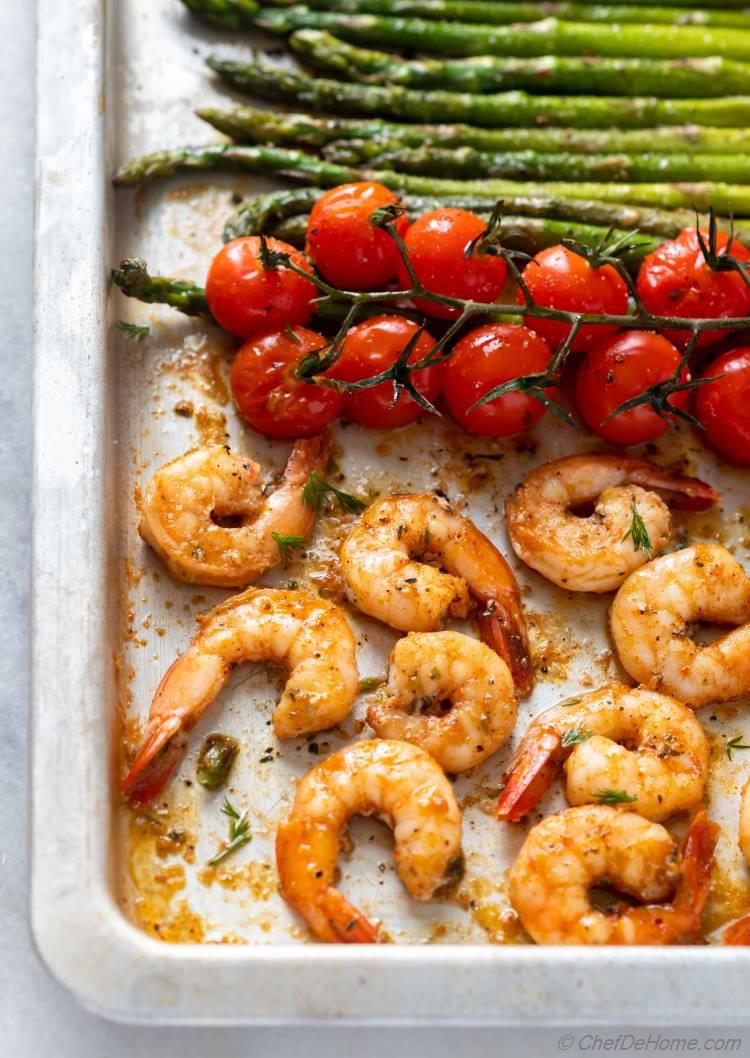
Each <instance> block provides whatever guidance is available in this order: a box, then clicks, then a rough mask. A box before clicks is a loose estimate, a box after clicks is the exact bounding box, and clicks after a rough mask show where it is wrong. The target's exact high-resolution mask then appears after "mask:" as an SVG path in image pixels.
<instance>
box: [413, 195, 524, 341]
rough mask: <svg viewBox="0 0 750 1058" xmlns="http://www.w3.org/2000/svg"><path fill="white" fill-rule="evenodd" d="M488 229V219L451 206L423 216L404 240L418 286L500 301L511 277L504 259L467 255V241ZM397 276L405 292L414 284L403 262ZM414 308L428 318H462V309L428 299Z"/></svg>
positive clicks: (462, 295)
mask: <svg viewBox="0 0 750 1058" xmlns="http://www.w3.org/2000/svg"><path fill="white" fill-rule="evenodd" d="M486 230H487V224H486V223H485V221H483V220H482V218H481V217H478V216H477V215H476V213H470V212H469V211H468V210H466V209H456V208H454V207H448V208H446V209H435V210H433V211H432V212H431V213H425V214H423V216H421V217H420V218H419V220H416V221H415V222H414V224H412V225H411V227H410V228H409V230H408V231H407V233H406V238H405V240H404V242H405V243H406V248H407V250H408V251H409V260H410V261H411V264H412V267H413V269H414V271H415V273H416V274H417V276H418V278H419V280H420V282H422V283H423V284H424V286H425V287H426V288H427V289H428V290H430V291H433V292H434V293H436V294H448V295H450V296H451V297H456V298H471V299H473V300H474V301H482V302H487V303H490V302H493V301H496V300H497V298H498V296H499V294H500V292H501V290H502V289H503V287H504V285H505V278H506V276H507V274H508V268H507V265H506V264H505V261H503V259H502V258H501V257H492V256H491V255H489V254H481V253H477V252H476V250H474V251H472V253H471V255H470V256H469V257H467V256H466V250H467V248H468V246H469V243H471V242H473V240H474V239H476V238H478V237H479V236H480V235H483V234H484V232H485V231H486ZM398 278H399V285H400V286H401V287H402V288H403V289H404V290H406V289H407V287H410V286H411V285H412V282H411V279H410V278H409V274H408V272H407V270H406V268H405V267H404V263H403V261H401V262H400V264H399V272H398ZM415 304H416V305H417V307H418V308H420V309H421V310H422V312H425V313H426V314H427V315H428V316H438V317H439V318H440V319H444V320H453V319H456V318H457V317H458V316H460V315H461V313H460V312H459V310H458V309H452V308H448V307H447V306H444V305H436V304H435V303H434V302H432V301H427V300H425V299H421V300H415Z"/></svg>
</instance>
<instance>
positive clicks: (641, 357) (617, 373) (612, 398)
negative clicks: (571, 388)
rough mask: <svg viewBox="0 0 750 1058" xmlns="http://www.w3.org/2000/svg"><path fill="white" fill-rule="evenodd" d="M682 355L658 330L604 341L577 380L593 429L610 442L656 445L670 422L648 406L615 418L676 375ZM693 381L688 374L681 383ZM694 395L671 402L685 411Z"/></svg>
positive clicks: (587, 359)
mask: <svg viewBox="0 0 750 1058" xmlns="http://www.w3.org/2000/svg"><path fill="white" fill-rule="evenodd" d="M679 363H680V353H679V352H678V351H677V349H675V347H674V346H673V345H672V343H671V342H669V341H667V339H666V338H664V337H663V336H662V335H660V334H654V333H653V332H652V331H627V332H624V333H622V334H618V335H616V337H614V338H610V339H608V340H607V341H606V342H602V344H601V345H598V346H597V347H596V348H595V349H592V350H590V352H588V353H586V356H585V357H584V360H583V362H582V363H581V366H580V368H579V369H578V375H577V376H576V400H577V402H578V409H579V411H580V412H581V415H582V416H583V418H584V419H585V421H586V423H587V425H588V426H589V427H590V428H591V429H592V430H593V431H594V433H596V434H598V435H599V436H600V437H603V438H604V439H605V440H607V441H611V442H612V443H613V444H618V445H638V444H644V443H645V442H646V441H653V440H654V438H656V437H659V436H660V435H661V434H663V433H664V431H665V430H666V429H668V426H669V423H667V422H666V421H665V420H664V419H662V418H661V416H659V415H658V414H657V413H656V412H655V411H654V409H653V408H652V407H650V406H649V405H648V404H641V405H640V406H638V407H637V408H631V409H630V410H629V411H624V412H621V413H620V414H619V415H615V416H614V418H612V419H609V416H610V415H611V414H612V413H613V412H614V411H616V410H617V408H619V407H620V406H621V405H622V404H624V403H625V401H627V400H630V399H631V398H632V397H638V396H640V395H641V394H642V393H645V392H646V390H647V389H648V388H649V386H653V385H656V384H657V383H658V382H664V381H665V380H666V379H668V378H669V377H670V376H671V375H673V374H674V373H675V371H676V370H677V368H678V366H679ZM689 378H690V375H689V373H688V372H687V370H685V372H684V373H683V374H682V375H681V379H680V380H681V381H682V382H687V381H688V380H689ZM687 401H688V393H687V392H686V391H684V390H683V391H682V392H680V393H675V394H674V396H671V397H669V399H668V403H669V404H671V405H672V406H674V407H678V408H684V407H685V405H686V404H687Z"/></svg>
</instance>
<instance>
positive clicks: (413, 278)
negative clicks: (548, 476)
mask: <svg viewBox="0 0 750 1058" xmlns="http://www.w3.org/2000/svg"><path fill="white" fill-rule="evenodd" d="M501 211H502V202H501V201H500V202H498V203H497V204H496V206H495V211H494V213H493V215H494V216H495V220H494V222H493V220H492V218H491V219H490V222H489V224H488V228H487V230H486V231H485V232H484V233H482V235H481V236H480V241H479V242H478V243H476V245H475V246H474V247H473V248H474V249H477V248H480V249H481V250H482V251H483V252H491V253H493V254H495V255H497V256H500V257H502V258H503V259H504V260H505V261H506V263H507V265H508V269H509V271H510V273H511V275H512V277H513V279H514V280H515V282H516V283H517V285H518V289H519V291H520V292H521V304H520V305H519V304H518V303H516V302H514V303H512V304H506V303H504V302H493V303H486V302H481V301H474V300H472V299H470V298H460V297H455V296H453V295H450V294H440V293H437V292H436V291H433V290H430V289H429V288H428V287H426V286H425V285H424V283H422V281H421V280H420V279H419V277H418V276H417V275H416V273H415V271H414V268H413V265H412V262H411V260H410V258H409V254H408V251H407V248H406V245H405V243H404V240H403V239H402V237H401V235H400V234H399V232H398V231H397V228H396V218H397V217H398V215H399V213H398V211H397V209H395V208H393V207H390V206H386V207H383V208H382V209H379V210H376V211H374V213H373V215H372V217H371V223H372V224H374V225H376V226H378V227H381V228H383V229H384V230H385V231H387V232H388V233H389V235H390V236H391V238H392V239H393V240H394V242H395V243H396V247H397V249H398V252H399V255H400V257H401V260H402V261H403V265H404V270H405V272H406V274H407V276H408V278H409V283H410V286H409V287H407V288H404V289H401V290H374V291H361V290H345V289H342V288H339V287H336V286H334V285H333V284H332V283H329V282H328V281H327V280H325V279H324V278H323V277H322V276H321V275H319V274H318V273H317V272H315V271H313V272H308V271H307V269H303V268H302V267H300V266H299V265H298V264H296V263H295V262H294V261H293V260H292V259H291V258H290V256H289V255H288V254H284V253H277V252H275V251H274V252H270V251H268V252H266V253H264V264H265V266H266V267H267V268H269V269H274V268H279V267H285V268H289V269H290V270H291V271H293V272H297V273H298V274H299V275H300V276H302V277H303V278H305V279H308V280H310V281H311V282H312V283H314V285H315V286H316V287H317V289H318V290H319V291H320V294H321V296H320V297H319V298H317V299H316V300H317V303H318V304H319V305H324V304H325V305H326V306H328V305H331V306H334V305H337V306H340V305H348V306H349V309H348V311H347V313H346V316H345V318H344V321H343V323H342V325H341V327H340V329H339V331H338V333H337V334H336V336H335V337H334V338H333V340H332V341H331V342H330V343H328V344H327V345H326V346H323V347H321V349H318V350H315V351H314V352H312V353H310V354H308V356H306V357H305V358H304V359H303V360H302V361H301V362H300V364H299V365H298V368H297V373H298V375H299V376H300V377H301V378H303V379H305V380H306V381H309V382H313V383H315V384H317V385H323V386H329V387H331V386H332V387H334V388H336V389H337V390H339V391H341V392H345V393H353V392H356V391H358V390H365V389H371V388H373V387H374V386H378V385H381V384H382V383H384V382H390V383H391V384H392V385H393V392H394V400H396V399H397V398H398V396H400V394H401V393H402V392H403V391H406V392H407V393H409V395H410V396H411V397H412V398H413V399H414V400H415V401H416V402H417V403H418V404H419V405H420V407H422V408H423V409H424V410H425V411H430V412H433V413H436V411H437V409H435V408H434V407H433V406H432V404H431V403H430V402H429V401H428V400H426V398H424V397H423V396H422V394H420V393H419V391H418V390H417V389H416V388H415V386H414V384H413V383H412V382H411V376H412V375H413V374H414V372H415V371H420V370H423V369H424V368H425V367H431V366H433V365H434V364H438V363H443V362H444V361H445V360H447V359H449V358H450V355H451V349H450V343H451V342H452V341H453V339H454V338H455V337H456V336H457V334H458V333H459V332H460V331H461V330H462V329H463V328H464V327H465V326H466V324H467V323H469V321H470V320H471V319H472V318H473V317H475V316H487V315H493V316H494V315H499V316H518V315H519V314H521V315H523V316H525V317H528V318H530V319H532V320H534V319H538V320H554V321H556V322H558V323H567V324H570V330H569V332H568V335H567V338H566V340H565V341H564V342H563V343H562V345H561V346H560V347H559V348H558V349H557V351H556V352H555V353H554V354H553V356H552V357H551V358H550V361H549V363H548V365H547V367H546V369H545V370H544V371H543V372H537V373H535V374H530V375H521V376H519V377H517V378H514V379H510V380H509V381H508V382H504V383H503V384H502V385H500V386H496V387H494V388H493V389H491V390H489V391H488V392H487V393H485V394H484V395H483V396H482V397H480V399H479V400H478V401H477V402H476V404H474V405H473V407H479V406H480V405H482V404H487V403H488V402H490V401H493V400H496V399H497V398H498V397H501V396H503V395H504V394H506V393H511V392H521V393H526V394H528V395H529V396H532V397H534V399H536V400H538V401H540V402H541V403H542V404H544V405H545V407H547V408H549V409H550V410H551V411H552V412H554V413H555V414H556V415H558V416H559V417H560V418H562V419H563V420H564V421H565V422H567V423H568V424H570V425H573V426H575V425H576V423H575V421H574V419H573V418H572V417H571V416H570V415H569V414H568V412H567V411H565V410H564V409H562V408H561V407H560V406H559V405H557V404H556V403H555V401H554V400H553V399H552V397H551V396H550V394H549V393H548V392H547V390H549V389H551V388H554V387H555V386H557V385H558V384H559V382H560V378H561V375H562V371H563V368H564V367H565V363H566V361H567V358H568V356H569V354H570V351H571V347H572V343H573V340H574V338H575V336H576V334H577V333H578V331H579V330H580V328H581V327H584V326H587V325H590V324H598V325H603V326H608V327H614V328H618V329H643V330H650V331H657V330H671V331H686V332H689V334H690V338H689V341H688V342H687V345H686V347H685V350H684V353H683V356H682V358H681V360H680V364H679V365H678V367H677V369H676V370H675V372H674V373H673V374H672V375H671V376H670V377H669V378H668V379H665V380H664V381H662V382H659V383H656V384H654V385H652V386H649V387H648V388H647V389H646V390H645V391H644V393H642V394H638V395H637V396H635V397H633V398H631V399H630V400H628V401H625V402H624V403H623V404H621V405H620V406H619V407H618V408H616V409H615V410H614V411H613V412H612V413H611V415H609V417H608V419H607V420H605V421H608V420H609V419H612V418H614V417H615V416H617V415H620V414H622V413H623V412H626V411H630V410H631V409H633V408H637V407H641V406H644V405H648V406H649V407H651V408H652V409H653V410H654V411H655V412H656V414H657V415H659V416H660V418H662V419H664V420H665V421H666V422H667V423H668V424H669V425H670V426H674V425H675V418H678V419H682V420H683V421H685V422H688V423H690V424H691V425H692V426H699V425H700V424H699V423H698V422H697V420H696V419H695V418H694V417H693V416H692V415H690V413H689V412H687V411H685V410H684V409H683V408H680V407H677V406H675V405H674V404H672V403H671V400H670V398H672V397H673V396H674V395H675V394H678V393H683V392H687V391H689V390H692V389H695V388H697V387H698V386H701V385H704V384H705V383H706V382H708V381H714V380H715V379H713V378H712V379H708V378H699V379H691V380H689V381H687V380H685V379H684V378H683V376H684V374H685V371H686V368H687V365H688V361H689V360H690V358H691V356H692V354H693V352H694V350H695V347H696V343H697V341H698V338H699V337H700V336H701V334H703V332H704V331H707V330H714V331H727V332H730V331H735V330H742V329H745V328H750V316H748V317H734V318H720V319H710V318H708V319H706V318H690V317H680V316H663V315H660V314H658V313H654V312H651V311H650V310H649V309H647V308H646V306H645V305H644V304H643V301H642V299H641V298H640V296H639V295H638V291H637V289H636V285H635V283H634V282H633V278H632V276H631V275H630V273H629V272H628V270H627V268H626V267H625V264H624V262H623V261H622V259H621V255H622V254H624V253H626V252H627V251H628V250H630V249H632V248H633V241H632V239H633V237H634V236H635V234H637V232H636V233H633V236H632V237H631V238H630V241H628V242H625V241H624V240H623V237H622V236H614V235H612V236H610V237H609V238H608V239H607V238H605V239H604V240H603V242H602V244H601V245H600V246H599V247H597V248H596V249H595V250H594V251H591V250H586V256H587V257H588V258H589V260H594V261H598V262H600V263H607V264H611V265H612V266H613V267H614V268H616V269H617V270H618V272H619V274H620V275H621V276H622V277H623V279H624V281H625V282H626V283H627V286H628V291H629V294H630V297H631V299H632V311H629V312H627V313H624V314H621V315H617V314H614V313H613V314H610V313H593V312H572V311H569V310H565V309H556V308H550V307H549V306H546V305H540V304H538V303H537V302H536V301H535V300H534V298H533V296H532V294H531V291H530V290H529V288H528V286H527V284H526V283H525V282H524V279H523V274H522V272H521V270H520V268H519V267H518V264H517V259H518V258H519V253H518V251H515V250H512V249H509V248H508V247H505V246H502V245H500V244H499V243H498V242H497V241H496V240H495V239H494V238H493V235H492V226H493V223H494V224H497V221H498V219H499V217H500V216H501V215H502V212H501ZM712 233H713V234H712ZM699 234H700V233H699ZM717 239H718V226H717V223H716V217H715V215H714V213H713V211H711V212H710V213H709V235H708V240H706V239H705V238H704V237H703V235H702V234H700V244H701V249H702V251H703V253H704V256H705V258H706V261H707V262H708V263H709V264H710V265H711V266H712V267H716V268H717V269H718V270H720V271H728V270H734V271H737V272H738V273H739V274H741V275H742V276H743V279H744V280H745V281H746V282H747V283H748V286H750V274H749V271H748V268H747V266H746V265H745V263H744V262H741V261H738V260H737V259H736V258H733V257H732V256H731V254H730V253H729V249H730V248H731V239H730V244H729V246H728V247H727V250H726V251H725V252H722V253H719V252H718V249H717V247H718V243H717ZM468 249H469V252H471V251H472V248H468ZM576 252H577V253H581V252H583V248H579V247H577V246H576ZM592 253H593V257H592ZM415 299H416V300H419V301H422V302H424V301H427V302H432V303H433V304H435V305H441V306H443V307H445V308H449V309H453V310H454V312H455V313H456V314H457V315H456V317H455V319H454V321H453V323H452V324H451V325H450V327H448V329H447V330H446V331H445V333H444V334H443V335H442V337H441V338H439V339H438V341H437V342H436V343H435V345H434V347H433V348H432V349H431V350H430V352H429V353H427V354H426V355H425V356H424V357H421V358H420V359H417V360H415V361H414V362H412V363H409V358H410V356H411V354H412V353H413V350H414V347H415V345H416V342H417V341H418V337H417V334H418V333H421V331H422V330H424V326H425V324H424V323H423V324H422V326H421V328H420V331H419V332H417V334H415V336H413V339H412V342H411V343H410V346H409V348H408V351H407V350H406V349H405V350H404V352H403V353H402V354H401V356H399V358H398V360H397V361H396V362H395V363H394V364H393V365H392V366H391V367H389V368H388V369H387V370H385V371H382V372H380V373H379V374H377V375H375V376H373V377H372V378H365V379H361V380H359V381H356V382H348V381H344V380H338V379H332V378H329V377H327V376H326V375H325V372H326V371H327V370H328V369H329V368H331V367H332V366H333V365H334V364H335V363H336V361H337V360H338V359H339V357H340V355H341V350H342V347H343V342H344V339H345V336H346V332H347V331H348V329H349V328H350V327H351V326H352V324H353V323H354V322H355V320H356V317H357V314H358V312H359V310H360V308H361V307H362V306H364V305H374V306H378V305H383V306H392V305H393V303H394V302H402V301H414V300H415Z"/></svg>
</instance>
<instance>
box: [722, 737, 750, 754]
mask: <svg viewBox="0 0 750 1058" xmlns="http://www.w3.org/2000/svg"><path fill="white" fill-rule="evenodd" d="M738 749H750V746H748V745H747V743H746V742H743V741H742V735H735V737H734V738H730V739H729V741H728V742H727V745H726V751H727V757H728V759H729V760H732V759H733V758H732V754H733V753H735V751H736V750H738Z"/></svg>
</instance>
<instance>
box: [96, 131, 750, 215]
mask: <svg viewBox="0 0 750 1058" xmlns="http://www.w3.org/2000/svg"><path fill="white" fill-rule="evenodd" d="M194 169H198V170H206V169H213V170H225V171H230V172H238V171H240V172H248V173H276V174H277V175H280V176H289V177H292V178H294V179H303V180H307V181H308V182H310V183H314V184H317V185H318V186H319V187H336V186H337V185H338V184H346V183H351V182H353V181H357V180H377V181H379V182H380V183H382V184H385V186H386V187H392V188H394V189H395V190H400V191H410V192H413V193H414V194H424V195H464V194H465V195H473V196H478V197H482V198H490V199H496V198H502V197H504V196H506V195H514V196H518V195H530V196H534V195H542V196H545V195H559V196H561V197H564V198H575V199H581V200H591V199H593V200H595V201H604V202H624V203H628V204H634V205H642V206H655V207H656V208H662V209H691V208H693V207H695V208H696V209H708V208H709V206H711V205H712V206H713V207H714V209H715V210H716V212H717V213H719V214H720V215H724V216H728V215H729V214H734V215H735V216H739V217H747V216H750V187H746V186H743V185H741V184H706V183H690V184H679V185H678V184H663V183H643V184H636V183H611V184H603V183H593V182H592V183H583V182H582V183H570V184H566V183H561V182H551V183H531V182H526V181H521V182H514V181H511V180H474V181H471V180H447V179H446V180H436V179H434V178H431V177H424V176H415V175H413V174H409V173H401V172H393V171H390V170H379V169H372V170H371V169H354V168H351V167H349V166H344V165H337V164H335V163H333V162H329V161H327V160H325V159H321V158H317V157H314V156H313V155H310V154H305V153H304V152H303V151H293V150H283V149H282V148H280V147H246V146H237V145H234V144H218V145H213V146H211V145H209V146H203V147H182V148H179V149H177V150H173V151H159V152H158V153H157V154H150V155H146V156H145V157H142V158H134V159H132V160H131V161H130V162H127V163H126V164H125V165H124V166H123V167H122V168H121V169H120V170H119V171H118V173H117V174H116V175H115V177H114V182H115V184H117V185H119V186H123V187H124V186H131V187H132V186H136V185H138V184H142V183H145V182H147V181H149V180H155V179H157V178H159V177H165V176H173V175H174V174H176V173H181V172H190V171H192V170H194Z"/></svg>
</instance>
